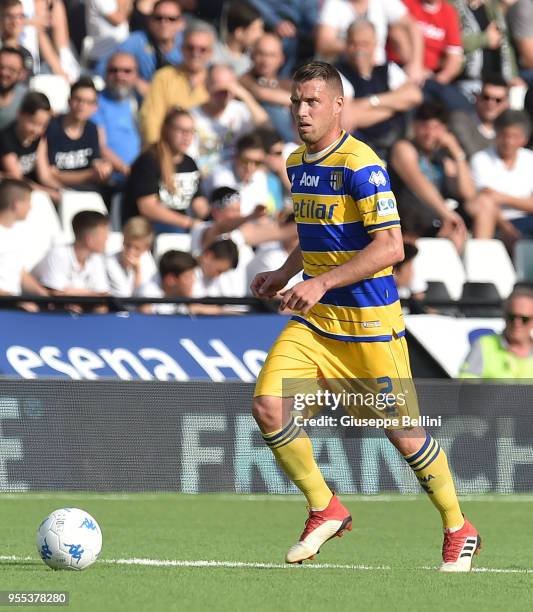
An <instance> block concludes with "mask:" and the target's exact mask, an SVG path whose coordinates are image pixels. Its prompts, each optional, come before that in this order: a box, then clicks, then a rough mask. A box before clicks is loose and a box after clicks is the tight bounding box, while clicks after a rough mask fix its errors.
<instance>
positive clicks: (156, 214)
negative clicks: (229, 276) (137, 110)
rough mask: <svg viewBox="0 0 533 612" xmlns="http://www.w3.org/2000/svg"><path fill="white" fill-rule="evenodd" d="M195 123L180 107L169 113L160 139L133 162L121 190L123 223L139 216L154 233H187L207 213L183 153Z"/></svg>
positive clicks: (195, 169)
mask: <svg viewBox="0 0 533 612" xmlns="http://www.w3.org/2000/svg"><path fill="white" fill-rule="evenodd" d="M193 135H194V121H193V119H192V117H191V115H190V113H189V112H188V111H186V110H183V109H181V108H177V107H176V108H172V109H170V110H169V111H168V113H167V114H166V116H165V120H164V121H163V125H162V126H161V134H160V138H159V140H158V141H157V142H156V143H154V144H153V145H151V146H150V147H149V148H148V149H147V150H146V151H144V152H143V153H141V155H140V156H139V157H138V158H137V159H136V160H135V162H134V163H133V166H132V168H131V174H130V176H129V178H128V181H127V183H126V186H125V189H124V201H123V205H122V222H123V223H124V222H125V221H127V220H128V219H129V218H130V217H134V216H136V215H142V216H143V217H146V218H147V219H148V220H150V221H151V222H152V224H153V226H154V230H155V232H156V233H158V234H160V233H162V232H186V231H188V230H190V228H191V227H192V226H193V225H194V223H195V222H196V220H197V219H198V218H200V219H202V218H204V217H205V216H206V215H207V213H208V208H209V206H208V203H207V200H206V198H205V197H203V196H201V195H200V173H199V171H198V167H197V165H196V163H195V162H194V160H193V159H192V158H191V157H189V156H188V155H187V153H186V151H187V149H188V148H189V146H190V144H191V142H192V138H193Z"/></svg>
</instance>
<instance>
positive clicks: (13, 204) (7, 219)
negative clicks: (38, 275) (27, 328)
mask: <svg viewBox="0 0 533 612" xmlns="http://www.w3.org/2000/svg"><path fill="white" fill-rule="evenodd" d="M30 198H31V187H30V186H29V185H28V184H27V183H25V182H24V181H20V180H18V179H9V178H6V179H3V180H2V182H1V183H0V295H21V294H22V293H32V294H36V295H47V294H48V292H47V291H46V290H45V289H44V287H42V286H41V285H40V284H39V283H38V282H37V281H36V280H35V278H34V277H33V276H32V275H31V274H30V273H29V272H27V271H26V270H25V269H24V255H25V244H26V242H25V241H26V240H27V239H28V238H29V237H28V236H25V233H24V230H25V228H24V224H23V223H18V222H19V221H23V220H24V219H26V217H27V216H28V213H29V211H30V208H31V202H30ZM19 305H20V306H21V307H22V308H24V309H25V310H29V311H37V310H38V308H37V306H36V305H35V304H29V303H24V304H19Z"/></svg>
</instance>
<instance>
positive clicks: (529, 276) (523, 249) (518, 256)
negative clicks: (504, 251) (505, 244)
mask: <svg viewBox="0 0 533 612" xmlns="http://www.w3.org/2000/svg"><path fill="white" fill-rule="evenodd" d="M514 265H515V268H516V275H517V277H518V280H520V281H529V282H533V240H519V241H518V242H517V243H516V245H515V249H514Z"/></svg>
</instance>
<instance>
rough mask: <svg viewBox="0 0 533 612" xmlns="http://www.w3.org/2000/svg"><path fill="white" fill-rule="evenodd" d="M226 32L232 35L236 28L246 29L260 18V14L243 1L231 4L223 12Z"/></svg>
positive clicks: (236, 0)
mask: <svg viewBox="0 0 533 612" xmlns="http://www.w3.org/2000/svg"><path fill="white" fill-rule="evenodd" d="M225 18H226V30H227V31H228V33H230V34H232V33H233V32H235V30H237V29H238V28H247V27H249V26H250V25H252V23H253V22H254V21H256V20H257V19H260V18H261V13H260V12H259V11H258V10H257V9H256V8H255V6H252V5H251V4H249V3H248V2H245V1H244V0H235V1H234V2H231V3H230V4H229V5H228V7H227V9H226V12H225Z"/></svg>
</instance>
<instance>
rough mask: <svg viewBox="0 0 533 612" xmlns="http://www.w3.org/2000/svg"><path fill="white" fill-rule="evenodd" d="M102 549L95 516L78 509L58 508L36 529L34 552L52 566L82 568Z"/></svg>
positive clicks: (91, 562) (94, 558)
mask: <svg viewBox="0 0 533 612" xmlns="http://www.w3.org/2000/svg"><path fill="white" fill-rule="evenodd" d="M101 549H102V531H101V530H100V526H99V525H98V523H97V522H96V521H95V520H94V518H93V517H92V516H91V515H90V514H89V513H87V512H85V510H80V509H79V508H60V509H59V510H55V511H54V512H52V513H51V514H49V515H48V516H47V517H46V518H45V519H44V521H43V522H42V523H41V524H40V525H39V528H38V529H37V551H38V552H39V555H41V559H42V560H43V561H44V562H45V563H46V565H48V567H51V568H52V569H72V570H82V569H85V568H87V567H89V565H92V564H93V563H94V562H95V561H96V559H97V558H98V555H99V554H100V550H101Z"/></svg>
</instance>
